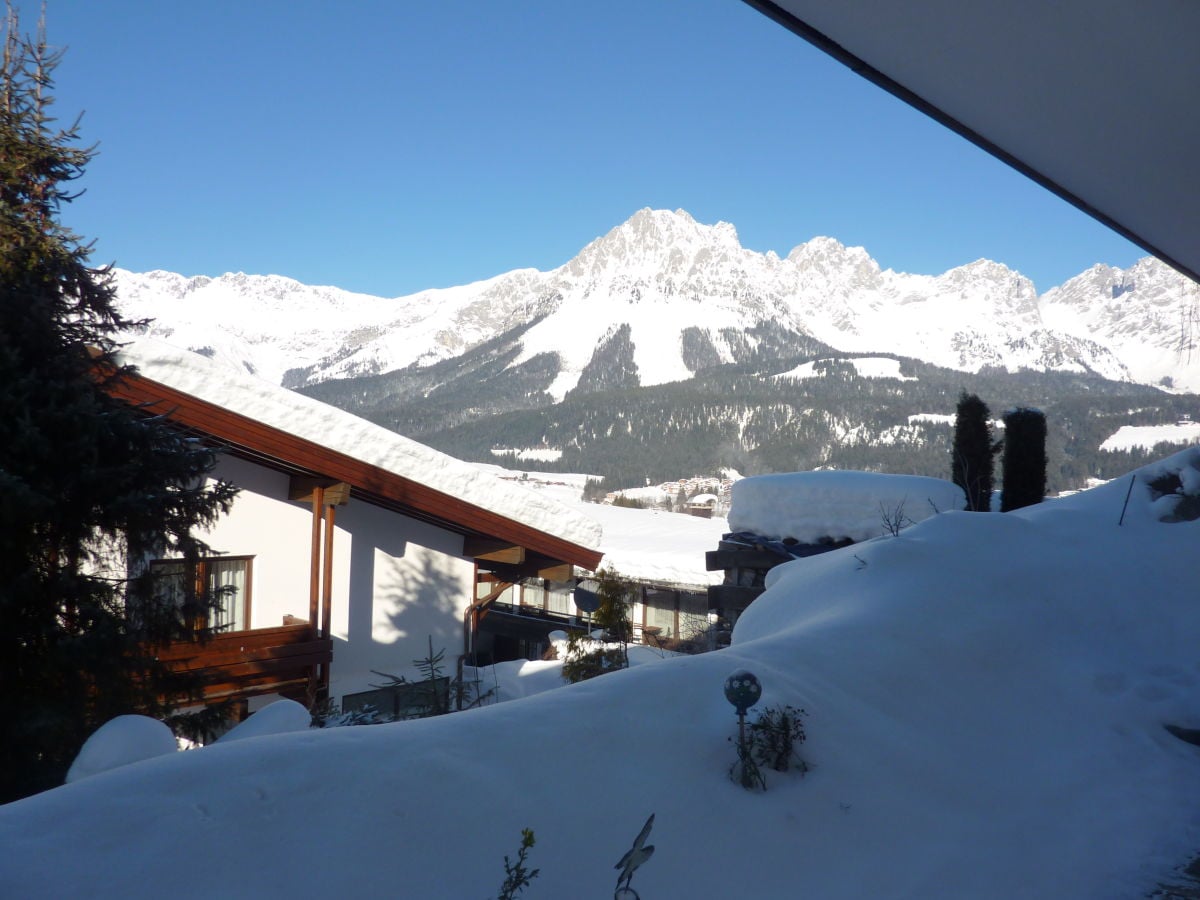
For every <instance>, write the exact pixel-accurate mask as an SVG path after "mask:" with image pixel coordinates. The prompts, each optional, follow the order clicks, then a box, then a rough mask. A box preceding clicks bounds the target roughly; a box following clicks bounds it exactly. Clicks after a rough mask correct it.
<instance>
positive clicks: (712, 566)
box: [704, 547, 793, 572]
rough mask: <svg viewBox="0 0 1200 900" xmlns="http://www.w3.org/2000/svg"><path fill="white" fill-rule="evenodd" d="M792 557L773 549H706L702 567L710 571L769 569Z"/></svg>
mask: <svg viewBox="0 0 1200 900" xmlns="http://www.w3.org/2000/svg"><path fill="white" fill-rule="evenodd" d="M791 559H793V557H791V556H785V555H783V554H782V553H776V552H774V551H773V550H755V549H753V548H752V547H747V548H746V549H745V550H708V551H706V552H705V554H704V567H705V568H706V569H707V570H708V571H710V572H717V571H720V570H721V569H770V568H774V567H775V566H777V565H779V564H780V563H784V562H788V561H790V560H791Z"/></svg>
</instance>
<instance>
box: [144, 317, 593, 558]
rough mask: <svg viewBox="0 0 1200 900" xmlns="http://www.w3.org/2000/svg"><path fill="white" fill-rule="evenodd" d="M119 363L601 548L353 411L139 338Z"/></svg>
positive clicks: (584, 529) (587, 525) (584, 525)
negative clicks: (352, 412) (338, 407)
mask: <svg viewBox="0 0 1200 900" xmlns="http://www.w3.org/2000/svg"><path fill="white" fill-rule="evenodd" d="M120 359H121V362H124V363H132V364H133V365H135V366H137V368H138V371H139V373H140V374H141V375H143V376H145V377H146V378H149V379H150V380H152V381H157V382H159V383H161V384H165V385H167V386H169V387H173V388H175V389H176V390H179V391H183V392H184V393H186V394H190V395H191V396H193V397H198V398H200V399H201V400H206V401H208V402H209V403H213V404H216V405H217V406H220V407H223V408H224V409H228V410H230V411H232V412H236V413H239V414H241V415H243V416H246V417H247V418H251V419H255V420H257V421H259V422H262V423H263V424H265V425H270V426H272V427H274V428H278V429H279V430H280V431H284V432H287V433H288V434H292V435H295V436H296V437H299V438H304V439H306V440H309V441H312V442H314V443H317V444H320V445H322V446H324V447H327V448H329V449H331V450H336V451H338V452H339V453H344V454H345V455H347V456H351V457H353V458H355V459H358V460H360V461H362V462H365V463H369V464H370V465H373V466H378V467H379V468H381V469H385V470H386V471H388V472H391V473H393V474H395V475H400V476H402V477H404V478H408V479H410V480H412V481H417V482H420V483H421V484H424V485H427V486H429V487H431V488H434V489H435V490H438V491H441V492H442V493H444V494H449V495H450V496H452V497H457V498H459V499H461V500H465V501H466V502H467V503H470V504H472V505H474V506H478V507H480V508H481V509H486V510H489V511H491V512H494V513H496V514H498V515H501V516H504V517H505V518H508V519H512V520H514V521H518V522H522V523H524V524H526V525H529V526H531V527H533V528H536V529H538V530H539V531H544V532H546V533H548V534H553V535H556V536H558V537H561V538H562V539H563V540H566V541H570V542H572V543H574V544H578V545H580V546H583V547H588V548H595V547H596V546H597V545H598V544H599V542H600V525H599V524H598V523H597V522H595V521H594V520H592V519H590V518H589V517H587V516H584V515H582V514H581V513H578V512H575V511H573V510H570V509H567V508H566V507H563V506H561V505H560V504H558V503H555V502H554V501H552V500H548V499H547V498H545V497H543V496H539V495H538V494H536V493H533V492H532V491H528V490H525V489H524V488H522V487H520V486H518V485H516V484H513V483H511V482H503V481H500V480H499V479H497V478H495V477H493V476H491V475H488V474H486V473H484V472H481V471H480V470H479V469H478V468H477V467H476V466H473V465H470V464H469V463H465V462H462V461H461V460H457V459H454V458H453V457H451V456H447V455H446V454H444V453H439V452H438V451H437V450H434V449H432V448H430V447H426V446H425V445H424V444H419V443H417V442H416V441H413V440H410V439H409V438H406V437H403V436H402V435H399V434H396V433H395V432H394V431H389V430H388V429H386V428H382V427H380V426H378V425H375V424H373V423H371V422H368V421H367V420H365V419H361V418H359V417H358V416H355V415H352V414H351V413H348V412H344V411H343V410H340V409H336V408H334V407H332V406H329V405H328V404H325V403H321V402H320V401H317V400H313V399H312V398H310V397H305V396H303V395H301V394H297V393H295V392H294V391H289V390H285V389H284V388H280V387H275V386H274V385H272V384H270V383H268V382H266V381H263V380H262V379H260V378H254V377H252V376H250V375H243V374H241V373H239V372H237V371H235V370H232V369H228V368H226V367H224V366H219V365H217V364H215V363H212V362H210V361H209V360H207V359H205V358H204V357H203V356H200V355H199V354H197V353H191V352H189V351H187V350H180V349H178V348H176V347H172V346H171V345H169V344H166V343H163V342H162V341H157V340H151V339H143V340H139V341H136V342H134V343H132V344H129V345H127V346H126V347H125V348H124V349H122V351H121V354H120Z"/></svg>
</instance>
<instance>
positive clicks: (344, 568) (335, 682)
mask: <svg viewBox="0 0 1200 900" xmlns="http://www.w3.org/2000/svg"><path fill="white" fill-rule="evenodd" d="M215 474H216V475H217V476H218V477H220V478H224V479H226V480H227V481H230V482H232V483H234V484H235V485H237V486H238V487H239V488H241V493H240V494H239V495H238V498H237V500H236V501H235V503H234V507H233V510H232V511H231V512H230V513H229V515H227V516H224V517H223V518H222V519H221V520H220V521H219V522H218V523H217V524H216V525H215V526H214V527H213V528H212V529H211V531H210V532H209V533H208V534H207V536H206V540H207V541H208V543H209V544H210V545H211V546H212V547H213V549H214V550H218V551H220V552H222V553H225V554H229V555H236V556H252V557H253V558H254V563H253V567H252V573H253V574H252V582H251V617H250V624H251V627H253V628H269V627H273V626H276V625H282V624H283V616H284V615H294V616H297V617H299V618H302V619H303V618H307V617H308V596H309V572H310V547H311V540H312V509H311V507H310V506H309V505H307V504H303V503H294V502H292V501H289V500H288V499H287V497H288V484H289V480H288V476H287V475H285V474H282V473H280V472H275V471H273V470H271V469H268V468H265V467H263V466H259V465H257V464H255V463H252V462H248V461H245V460H241V459H237V458H234V457H231V456H224V457H222V458H221V459H220V461H219V463H218V466H217V471H216V473H215ZM462 542H463V539H462V537H461V536H460V535H457V534H454V533H453V532H449V531H446V530H445V529H442V528H438V527H436V526H434V525H429V524H426V523H424V522H421V521H419V520H416V519H411V518H409V517H407V516H403V515H400V514H398V513H394V512H390V511H388V510H385V509H381V508H380V507H377V506H372V505H370V504H368V503H364V502H362V501H359V500H353V499H352V500H351V501H350V502H349V503H347V504H346V505H344V506H339V507H337V512H336V527H335V530H334V541H333V544H334V546H333V608H332V615H331V621H330V629H331V635H332V637H333V664H332V667H331V679H330V696H331V697H332V698H333V699H334V700H335V701H336V700H340V698H341V696H342V695H343V694H345V693H354V692H357V691H363V690H369V689H370V687H371V684H372V683H376V684H378V683H381V682H382V681H383V679H381V678H380V676H378V675H375V674H373V672H372V670H375V671H379V672H388V673H393V674H396V675H404V676H405V677H408V678H410V679H411V678H414V677H416V676H417V673H416V670H415V668H414V667H413V665H412V661H413V660H414V659H419V658H422V657H424V656H426V655H428V653H429V649H428V648H429V643H428V639H430V638H432V641H433V650H434V652H435V653H436V652H437V651H438V650H441V649H445V651H446V654H445V664H446V673H447V674H449V675H453V673H454V664H455V661H456V659H457V657H458V654H459V653H461V652H462V616H463V611H464V609H465V608H466V606H467V604H468V603H469V602H470V599H471V593H472V586H473V580H474V566H473V564H472V563H471V562H470V561H468V560H465V559H462V558H461V556H460V554H461V552H462Z"/></svg>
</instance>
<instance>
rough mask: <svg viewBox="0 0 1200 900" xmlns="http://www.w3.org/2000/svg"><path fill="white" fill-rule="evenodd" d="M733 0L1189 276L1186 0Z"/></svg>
mask: <svg viewBox="0 0 1200 900" xmlns="http://www.w3.org/2000/svg"><path fill="white" fill-rule="evenodd" d="M744 2H746V3H748V4H749V5H750V6H753V7H755V8H756V9H758V10H760V11H762V12H763V13H765V14H766V15H768V16H770V17H771V18H772V19H774V20H776V21H777V22H779V23H780V24H782V25H784V26H785V27H787V28H789V29H790V30H792V31H793V32H795V33H796V34H798V35H799V36H800V37H802V38H804V39H805V40H807V41H809V42H810V43H812V44H813V45H815V46H816V47H818V48H819V49H821V50H823V51H825V52H826V53H828V54H829V55H830V56H832V57H834V58H835V59H837V60H838V61H839V62H842V63H844V64H845V65H847V66H849V67H850V68H851V69H853V70H854V71H855V72H857V73H858V74H860V75H862V76H863V77H864V78H867V79H868V80H870V81H872V82H874V83H875V84H877V85H879V86H880V87H882V88H884V89H885V90H887V91H890V92H891V93H892V94H894V95H896V96H897V97H899V98H900V99H901V100H904V101H905V102H906V103H909V104H910V105H912V106H914V107H915V108H917V109H918V110H920V111H921V112H924V113H926V114H927V115H929V116H931V117H932V118H934V119H936V120H937V121H939V122H941V123H942V124H943V125H945V126H947V127H948V128H950V129H952V130H954V131H955V132H957V133H958V134H960V135H962V136H963V137H965V138H967V139H968V140H970V141H972V142H974V143H975V144H977V145H979V146H980V147H982V148H983V149H984V150H987V151H988V152H989V153H991V154H992V155H994V156H996V157H997V158H999V159H1001V160H1003V161H1004V162H1006V163H1008V164H1009V165H1011V166H1012V167H1013V168H1015V169H1017V170H1018V171H1020V172H1022V173H1024V174H1025V175H1027V176H1029V177H1030V178H1032V179H1033V180H1034V181H1036V182H1038V183H1039V184H1041V185H1042V186H1044V187H1046V188H1048V189H1049V190H1051V191H1053V192H1054V193H1056V194H1058V195H1059V196H1060V197H1062V198H1063V199H1064V200H1067V201H1068V202H1070V203H1072V204H1074V205H1075V206H1077V207H1078V208H1079V209H1081V210H1083V211H1084V212H1086V213H1087V214H1089V215H1091V216H1093V217H1095V218H1096V219H1098V220H1099V221H1101V222H1103V223H1104V224H1105V225H1107V226H1109V227H1110V228H1112V229H1113V230H1114V231H1116V232H1118V233H1119V234H1121V235H1123V236H1124V237H1126V238H1128V239H1129V240H1131V241H1133V242H1134V243H1136V244H1138V245H1140V246H1141V247H1143V248H1144V249H1145V250H1147V251H1148V252H1150V253H1152V254H1154V255H1155V256H1157V257H1158V258H1159V259H1161V260H1163V261H1164V262H1166V263H1169V264H1170V265H1172V266H1174V267H1175V268H1176V269H1178V270H1179V271H1181V272H1183V273H1184V274H1186V275H1188V276H1190V277H1191V278H1193V279H1195V280H1197V281H1200V214H1197V210H1198V209H1200V175H1198V172H1197V160H1198V159H1200V116H1197V115H1196V114H1195V111H1194V103H1195V101H1196V99H1197V97H1198V96H1200V51H1198V50H1197V48H1196V36H1197V35H1198V34H1200V3H1195V2H1191V0H1164V2H1161V3H1155V4H1150V5H1146V4H1141V3H1130V2H1127V0H1055V2H1050V3H1048V2H1045V0H966V2H964V0H906V2H904V3H896V2H891V0H855V2H852V3H846V2H833V0H744Z"/></svg>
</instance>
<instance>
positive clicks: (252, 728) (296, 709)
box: [217, 700, 312, 744]
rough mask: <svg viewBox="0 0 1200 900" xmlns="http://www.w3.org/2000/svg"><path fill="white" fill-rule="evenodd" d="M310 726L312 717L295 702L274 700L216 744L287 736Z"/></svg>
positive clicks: (226, 733)
mask: <svg viewBox="0 0 1200 900" xmlns="http://www.w3.org/2000/svg"><path fill="white" fill-rule="evenodd" d="M311 724H312V715H311V714H310V713H309V711H308V710H307V709H305V708H304V706H303V704H300V703H297V702H296V701H295V700H276V701H275V702H274V703H271V704H268V705H267V706H264V707H263V708H262V709H260V710H258V712H256V713H255V714H254V715H252V716H250V717H249V718H248V719H246V721H244V722H239V723H238V724H237V725H235V726H234V727H233V728H230V729H229V730H228V731H227V732H225V733H224V734H223V735H221V737H220V739H219V740H218V741H217V743H218V744H228V743H231V742H232V741H243V740H245V739H246V738H252V737H261V736H262V735H264V734H287V733H288V732H291V731H304V730H305V729H306V728H308V727H309V726H310V725H311Z"/></svg>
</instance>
